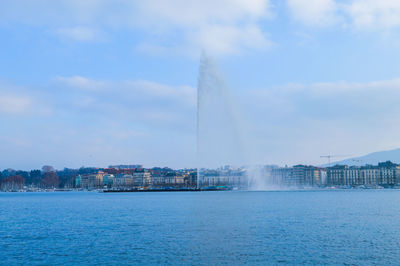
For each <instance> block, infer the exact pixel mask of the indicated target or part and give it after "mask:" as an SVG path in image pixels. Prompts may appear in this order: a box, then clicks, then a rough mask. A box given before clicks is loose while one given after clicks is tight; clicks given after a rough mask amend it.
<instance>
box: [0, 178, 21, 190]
mask: <svg viewBox="0 0 400 266" xmlns="http://www.w3.org/2000/svg"><path fill="white" fill-rule="evenodd" d="M24 185H25V178H23V177H22V176H20V175H14V176H9V177H6V178H4V179H3V180H1V182H0V188H1V190H3V191H16V190H19V189H22V188H23V187H24Z"/></svg>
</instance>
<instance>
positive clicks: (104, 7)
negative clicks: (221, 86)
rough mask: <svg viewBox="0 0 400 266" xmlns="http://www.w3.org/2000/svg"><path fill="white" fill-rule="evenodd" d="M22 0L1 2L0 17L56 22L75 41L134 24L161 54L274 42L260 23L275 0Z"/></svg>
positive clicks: (145, 46) (147, 47)
mask: <svg viewBox="0 0 400 266" xmlns="http://www.w3.org/2000/svg"><path fill="white" fill-rule="evenodd" d="M22 1H23V3H21V1H18V4H17V3H14V2H8V3H4V2H2V3H0V22H1V21H5V22H9V21H17V22H19V23H21V22H23V23H29V24H35V25H36V24H39V25H47V26H49V27H51V28H54V27H56V28H58V30H56V33H57V34H58V35H59V36H61V37H63V38H68V39H71V40H76V41H98V40H102V39H103V38H104V33H102V32H104V31H107V29H117V28H126V27H131V28H134V29H138V30H142V31H143V32H144V33H145V36H147V37H145V38H144V41H142V43H141V44H138V49H139V50H141V51H147V52H149V53H154V52H155V53H156V54H159V53H160V52H164V51H166V53H170V52H171V51H173V52H174V53H180V52H183V53H184V54H186V55H187V54H189V55H193V54H195V53H197V54H199V53H200V50H199V49H206V50H209V52H211V53H214V54H215V55H225V54H232V53H235V54H237V53H241V52H245V51H251V50H260V49H261V50H263V49H265V48H268V47H269V45H270V41H269V40H268V38H267V37H266V36H265V34H264V33H263V31H262V29H261V26H260V24H259V22H260V20H263V19H266V18H268V17H270V13H271V12H270V9H271V7H270V0H169V1H165V0H147V1H138V0H137V1H129V0H121V1H118V4H116V3H115V1H111V0H99V1H92V0H86V1H76V0H73V1H67V0H62V1H51V0H41V1H35V2H32V1H24V0H22ZM21 6H23V7H24V8H21ZM82 25H85V26H82ZM94 28H95V29H99V30H94ZM100 29H101V31H100ZM160 40H163V41H160ZM157 47H158V48H157Z"/></svg>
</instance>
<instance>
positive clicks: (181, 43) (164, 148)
mask: <svg viewBox="0 0 400 266" xmlns="http://www.w3.org/2000/svg"><path fill="white" fill-rule="evenodd" d="M399 27H400V3H399V2H398V1H394V0H381V1H373V0H350V1H339V0H282V1H277V0H235V1H228V0H214V1H211V0H203V1H196V0H186V1H183V0H169V1H165V0H148V1H127V0H118V1H110V0H97V1H95V0H86V1H78V0H69V1H66V0H65V1H63V0H60V1H50V0H40V1H28V0H17V1H1V2H0V36H1V41H0V49H1V53H0V120H1V122H2V127H1V128H0V145H1V147H2V149H1V150H2V152H1V154H0V168H6V167H12V168H16V169H29V168H40V167H41V166H42V165H44V164H51V165H54V166H55V167H56V168H62V167H80V166H83V165H85V166H107V165H109V164H117V163H142V164H144V165H145V166H148V167H150V166H155V165H158V166H170V167H192V166H195V165H196V159H195V158H196V156H195V155H196V153H195V151H196V86H197V74H198V67H199V56H200V53H201V51H202V50H205V51H207V53H208V54H209V55H211V56H212V57H213V58H214V59H215V60H216V61H217V62H218V64H219V68H220V70H221V72H222V73H223V76H224V78H225V80H226V83H227V84H228V85H229V86H228V87H229V89H230V90H231V92H232V94H233V95H234V96H235V97H236V99H237V102H238V108H239V109H240V110H241V111H242V113H243V117H244V119H245V120H246V124H247V125H248V126H246V127H247V131H248V132H247V137H248V138H249V139H250V140H251V141H249V143H250V144H249V145H251V146H252V153H253V158H254V159H253V160H254V162H255V163H264V164H270V163H275V164H280V165H284V164H289V165H291V164H296V163H307V164H320V163H325V161H324V160H323V159H321V158H320V157H319V156H320V155H324V154H349V155H354V156H357V155H362V154H365V153H369V152H373V151H379V150H386V149H392V148H398V147H400V138H399V135H400V134H399V133H400V123H399V122H400V121H399V120H400V119H399V117H400V116H399V115H400V104H399V101H398V99H399V96H400V74H399V69H400V68H399V64H400V63H399V62H400V53H399V52H398V51H399V48H400V31H399Z"/></svg>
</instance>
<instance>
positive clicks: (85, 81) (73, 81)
mask: <svg viewBox="0 0 400 266" xmlns="http://www.w3.org/2000/svg"><path fill="white" fill-rule="evenodd" d="M55 81H57V82H59V83H62V84H65V85H67V86H69V87H72V88H78V89H81V90H88V91H98V90H101V89H103V88H104V87H105V86H106V84H105V83H104V82H102V81H96V80H93V79H89V78H85V77H82V76H72V77H61V76H58V77H56V78H55Z"/></svg>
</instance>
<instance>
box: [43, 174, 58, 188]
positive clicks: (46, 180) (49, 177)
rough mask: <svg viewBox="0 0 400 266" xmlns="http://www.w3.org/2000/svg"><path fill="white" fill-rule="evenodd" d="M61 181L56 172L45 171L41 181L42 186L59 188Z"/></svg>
mask: <svg viewBox="0 0 400 266" xmlns="http://www.w3.org/2000/svg"><path fill="white" fill-rule="evenodd" d="M59 183H60V182H59V180H58V176H57V173H56V172H47V173H45V174H44V176H43V179H42V182H41V184H42V187H44V188H57V187H58V185H59Z"/></svg>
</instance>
